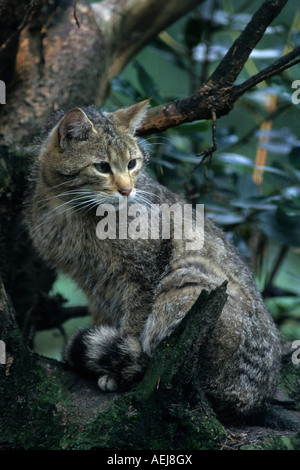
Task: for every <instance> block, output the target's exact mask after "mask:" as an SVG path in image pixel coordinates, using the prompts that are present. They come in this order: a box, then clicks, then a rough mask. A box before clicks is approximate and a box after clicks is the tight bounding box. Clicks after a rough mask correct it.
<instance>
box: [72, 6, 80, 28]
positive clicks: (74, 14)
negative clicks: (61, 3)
mask: <svg viewBox="0 0 300 470" xmlns="http://www.w3.org/2000/svg"><path fill="white" fill-rule="evenodd" d="M76 4H77V0H73V16H74V19H75V22H76V25H77V28H80V23H79V21H78V18H77V12H76V8H77V5H76Z"/></svg>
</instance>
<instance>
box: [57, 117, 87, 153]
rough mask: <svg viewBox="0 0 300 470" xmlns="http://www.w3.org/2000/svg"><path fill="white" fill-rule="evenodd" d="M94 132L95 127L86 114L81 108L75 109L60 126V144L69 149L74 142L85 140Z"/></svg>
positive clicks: (58, 133)
mask: <svg viewBox="0 0 300 470" xmlns="http://www.w3.org/2000/svg"><path fill="white" fill-rule="evenodd" d="M92 130H94V126H93V124H92V122H91V121H90V120H89V118H88V117H87V115H86V114H85V112H84V111H82V109H80V108H73V109H71V110H70V111H69V112H68V113H67V114H65V116H64V117H63V118H62V119H61V121H60V123H59V125H58V128H57V138H58V144H59V146H60V147H62V148H66V147H69V146H70V144H71V143H72V141H74V140H85V139H86V138H87V136H88V133H89V132H90V131H92Z"/></svg>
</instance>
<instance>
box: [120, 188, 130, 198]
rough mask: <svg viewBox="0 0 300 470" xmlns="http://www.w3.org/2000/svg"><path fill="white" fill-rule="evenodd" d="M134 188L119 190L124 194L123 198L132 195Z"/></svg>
mask: <svg viewBox="0 0 300 470" xmlns="http://www.w3.org/2000/svg"><path fill="white" fill-rule="evenodd" d="M131 191H132V188H127V189H119V193H120V194H122V196H126V197H128V196H129V194H130V193H131Z"/></svg>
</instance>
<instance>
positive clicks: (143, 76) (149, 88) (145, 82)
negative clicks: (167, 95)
mask: <svg viewBox="0 0 300 470" xmlns="http://www.w3.org/2000/svg"><path fill="white" fill-rule="evenodd" d="M134 67H135V68H136V70H137V74H138V79H139V83H140V85H141V87H142V89H143V92H144V93H145V95H146V96H148V97H149V98H150V97H152V102H154V101H155V104H162V103H163V99H162V97H161V94H160V92H159V88H158V86H157V84H156V83H155V81H154V80H153V78H152V77H151V75H149V73H148V72H147V70H146V69H145V67H143V65H142V64H141V63H140V62H138V61H135V62H134Z"/></svg>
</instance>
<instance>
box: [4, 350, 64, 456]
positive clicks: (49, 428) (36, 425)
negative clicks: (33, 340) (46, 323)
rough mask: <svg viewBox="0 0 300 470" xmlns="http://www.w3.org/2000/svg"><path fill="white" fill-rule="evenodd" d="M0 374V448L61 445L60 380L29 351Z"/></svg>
mask: <svg viewBox="0 0 300 470" xmlns="http://www.w3.org/2000/svg"><path fill="white" fill-rule="evenodd" d="M1 372H2V373H1V376H0V409H1V424H0V436H1V440H0V449H1V448H13V449H52V448H59V446H58V443H59V436H60V435H62V432H63V428H62V425H61V417H60V416H59V414H60V413H59V412H58V410H57V403H58V400H59V397H60V394H59V381H57V382H56V381H55V380H54V378H53V377H52V380H51V382H50V381H49V377H48V376H47V372H46V371H45V370H44V369H43V367H42V366H41V365H40V364H39V363H38V362H37V360H36V359H35V358H34V357H33V356H32V355H30V354H26V353H25V354H24V355H23V357H22V359H18V358H16V359H14V361H13V363H12V365H11V372H10V373H9V375H6V374H5V372H4V371H3V370H2V371H1Z"/></svg>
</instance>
